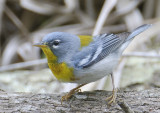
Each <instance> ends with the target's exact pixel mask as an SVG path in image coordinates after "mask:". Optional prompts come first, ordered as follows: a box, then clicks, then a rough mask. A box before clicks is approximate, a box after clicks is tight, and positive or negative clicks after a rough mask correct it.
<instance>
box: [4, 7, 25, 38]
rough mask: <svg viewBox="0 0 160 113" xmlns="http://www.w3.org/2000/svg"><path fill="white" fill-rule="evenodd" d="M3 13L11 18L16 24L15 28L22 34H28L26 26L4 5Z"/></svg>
mask: <svg viewBox="0 0 160 113" xmlns="http://www.w3.org/2000/svg"><path fill="white" fill-rule="evenodd" d="M4 11H5V13H6V15H7V16H8V17H9V18H10V19H11V21H12V22H13V23H14V24H15V25H16V26H17V28H18V29H19V30H20V31H21V32H22V34H23V35H26V34H28V30H27V28H26V27H25V26H24V24H23V23H22V22H21V20H20V19H18V17H17V16H16V15H15V14H14V13H13V12H12V11H11V10H10V9H9V7H7V6H6V7H5V10H4Z"/></svg>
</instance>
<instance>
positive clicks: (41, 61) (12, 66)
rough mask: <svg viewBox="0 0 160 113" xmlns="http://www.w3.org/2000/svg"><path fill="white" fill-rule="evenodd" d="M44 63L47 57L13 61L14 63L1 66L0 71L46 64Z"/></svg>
mask: <svg viewBox="0 0 160 113" xmlns="http://www.w3.org/2000/svg"><path fill="white" fill-rule="evenodd" d="M46 63H47V59H39V60H33V61H27V62H22V63H15V64H10V65H6V66H1V67H0V72H3V71H11V70H16V69H23V68H26V67H31V66H36V65H42V64H46Z"/></svg>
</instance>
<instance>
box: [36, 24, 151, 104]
mask: <svg viewBox="0 0 160 113" xmlns="http://www.w3.org/2000/svg"><path fill="white" fill-rule="evenodd" d="M150 27H151V24H144V25H141V26H140V27H138V28H136V29H134V30H133V31H132V32H122V33H118V34H113V33H104V34H100V35H96V36H89V35H74V34H70V33H67V32H52V33H49V34H47V35H46V36H44V37H43V39H42V41H41V42H39V43H37V44H34V46H37V47H40V48H41V49H42V51H43V52H44V54H45V55H46V57H47V60H48V67H49V68H50V70H51V71H52V73H53V75H54V76H55V77H56V78H57V80H58V81H60V82H67V83H68V82H69V83H78V84H79V85H78V86H77V87H76V88H74V89H72V90H70V92H69V93H67V94H66V95H64V96H62V98H61V101H67V100H68V99H70V98H71V97H72V95H74V94H75V93H76V92H79V91H80V88H81V87H82V86H84V85H86V84H88V83H91V82H95V81H97V80H99V79H101V78H103V77H105V76H107V75H111V79H112V86H113V90H112V95H111V96H110V97H108V98H107V99H106V100H107V101H109V102H108V103H109V104H111V103H115V100H116V88H115V85H114V77H113V75H112V72H113V70H114V68H115V67H116V66H117V65H118V62H119V59H120V57H121V56H122V53H123V51H124V50H125V49H126V48H127V46H128V45H129V43H130V42H131V41H132V40H133V39H134V37H135V36H137V35H139V34H140V33H142V32H143V31H145V30H147V29H148V28H150Z"/></svg>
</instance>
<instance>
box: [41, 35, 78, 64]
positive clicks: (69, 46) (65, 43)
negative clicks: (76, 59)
mask: <svg viewBox="0 0 160 113" xmlns="http://www.w3.org/2000/svg"><path fill="white" fill-rule="evenodd" d="M41 45H46V46H48V47H49V48H50V49H51V51H52V52H53V54H54V55H55V56H57V57H58V61H60V62H61V61H64V60H69V58H70V57H71V55H73V54H74V53H75V52H76V51H78V50H79V48H80V39H79V38H78V37H77V36H76V35H72V34H69V33H65V32H53V33H49V34H47V35H46V36H45V37H44V38H43V39H42V42H41Z"/></svg>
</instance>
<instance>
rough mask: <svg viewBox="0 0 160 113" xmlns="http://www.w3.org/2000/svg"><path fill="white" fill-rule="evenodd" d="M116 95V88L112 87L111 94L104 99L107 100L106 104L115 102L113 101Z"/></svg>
mask: <svg viewBox="0 0 160 113" xmlns="http://www.w3.org/2000/svg"><path fill="white" fill-rule="evenodd" d="M116 96H117V90H116V89H114V90H113V91H112V95H111V96H109V97H108V98H107V99H106V101H108V105H111V104H112V103H115V101H116Z"/></svg>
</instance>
